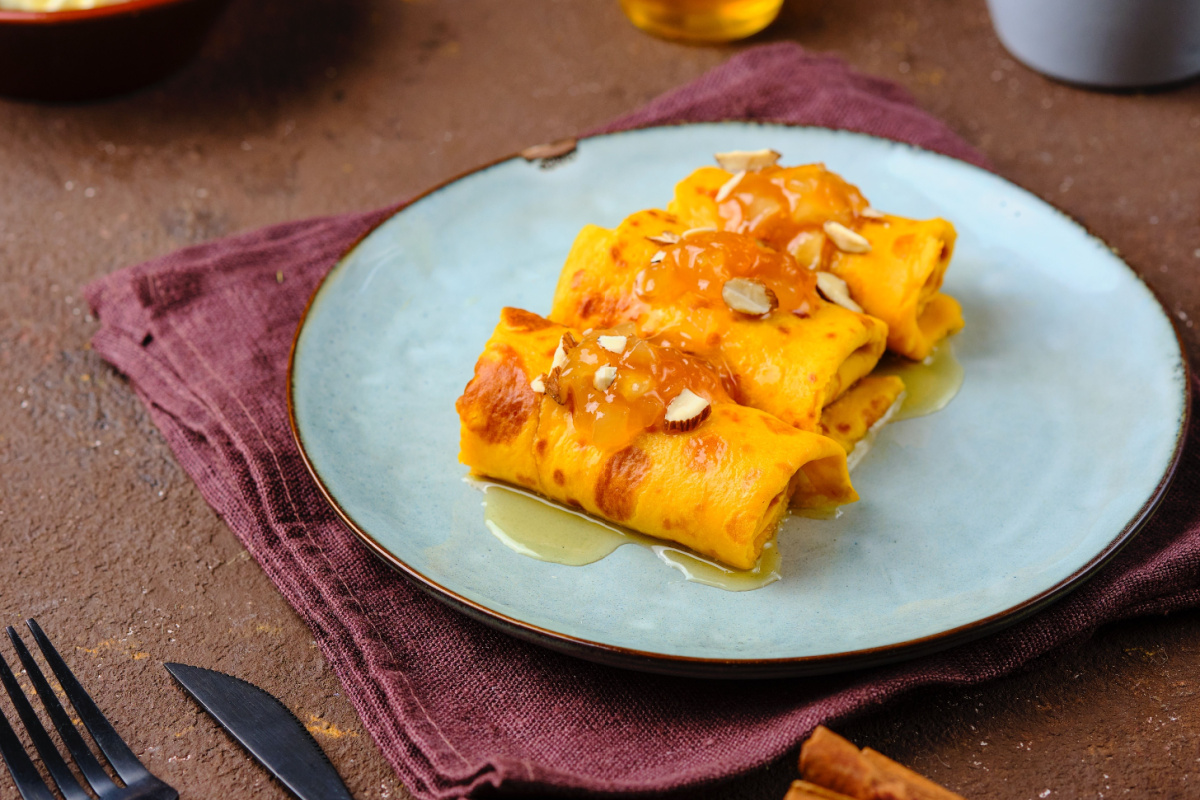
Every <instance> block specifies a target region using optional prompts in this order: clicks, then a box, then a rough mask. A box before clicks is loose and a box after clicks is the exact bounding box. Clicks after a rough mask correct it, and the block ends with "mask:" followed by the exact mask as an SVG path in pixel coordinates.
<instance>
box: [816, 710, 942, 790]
mask: <svg viewBox="0 0 1200 800" xmlns="http://www.w3.org/2000/svg"><path fill="white" fill-rule="evenodd" d="M800 775H801V777H803V778H804V780H805V781H808V782H810V783H813V784H816V785H818V786H823V787H825V788H827V789H831V790H833V791H835V792H840V793H841V794H843V795H848V796H849V797H852V798H854V800H964V798H963V797H962V796H960V795H957V794H955V793H954V792H952V791H950V790H949V789H945V788H943V787H941V786H939V785H937V784H936V783H934V782H933V781H931V780H929V779H928V778H926V777H925V776H923V775H919V774H917V773H916V772H913V771H912V770H911V769H909V768H908V767H905V766H902V765H900V764H897V763H896V762H895V761H892V760H891V759H890V758H888V757H887V756H885V755H883V754H882V753H879V752H877V751H875V750H871V749H870V748H867V749H865V750H859V749H858V748H857V747H855V746H854V745H853V744H851V743H850V742H848V741H847V740H845V739H843V738H842V737H841V736H838V735H837V734H836V733H834V732H833V731H831V730H829V729H828V728H826V727H824V726H820V727H818V728H817V729H816V730H815V731H813V734H812V736H810V737H809V738H808V741H806V742H805V743H804V745H803V746H802V747H801V748H800Z"/></svg>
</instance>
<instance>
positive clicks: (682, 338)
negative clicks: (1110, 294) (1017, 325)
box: [457, 151, 963, 569]
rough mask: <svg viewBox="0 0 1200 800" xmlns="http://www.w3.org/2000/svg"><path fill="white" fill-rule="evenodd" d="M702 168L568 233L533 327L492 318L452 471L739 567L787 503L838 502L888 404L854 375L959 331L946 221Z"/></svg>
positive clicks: (766, 174)
mask: <svg viewBox="0 0 1200 800" xmlns="http://www.w3.org/2000/svg"><path fill="white" fill-rule="evenodd" d="M717 159H718V163H719V164H720V165H721V166H720V168H702V169H699V170H696V171H695V172H693V173H692V174H691V175H689V176H688V177H687V178H686V179H684V180H683V181H682V182H681V183H679V184H678V186H676V189H675V195H674V199H673V200H672V201H671V202H670V204H669V205H668V206H667V208H666V209H665V210H660V209H652V210H646V211H639V212H637V213H635V214H633V215H631V216H629V217H628V218H626V219H625V220H624V221H623V222H622V223H621V224H620V225H619V226H617V228H616V229H613V230H609V229H604V228H600V227H596V226H592V225H589V226H586V227H585V228H584V229H583V230H582V231H581V232H580V233H579V235H578V237H577V238H576V240H575V244H574V246H573V247H572V249H571V252H570V254H569V255H568V257H567V260H566V264H565V266H564V267H563V270H562V273H561V276H560V278H559V282H558V286H557V288H556V290H555V294H554V299H553V303H552V307H551V311H550V314H549V315H548V318H547V319H544V318H542V317H540V316H537V315H535V314H532V313H530V312H526V311H522V310H519V309H505V310H504V311H503V312H502V315H501V320H500V324H499V325H498V326H497V328H496V330H495V332H494V333H493V335H492V338H491V339H490V340H489V341H488V343H487V345H486V347H485V349H484V352H483V354H482V355H481V356H480V358H479V361H478V363H477V364H476V367H475V376H474V378H473V379H472V380H471V382H470V383H469V384H468V385H467V388H466V390H465V392H464V394H463V396H462V397H461V398H460V399H459V400H458V403H457V408H458V411H459V416H460V419H461V421H462V449H461V454H460V459H461V460H462V461H463V463H465V464H467V465H468V466H469V467H470V468H471V470H472V472H473V474H475V475H477V476H481V477H487V478H491V479H496V480H501V481H505V482H508V483H511V484H515V485H517V486H521V487H524V488H527V489H531V490H533V491H536V492H538V493H540V494H542V495H543V496H545V497H548V498H550V499H552V500H555V501H558V502H561V503H564V504H568V505H571V506H575V507H577V508H582V509H584V510H586V511H587V512H589V513H592V514H595V515H597V516H600V517H602V518H604V519H607V520H609V521H611V522H615V523H617V524H620V525H623V526H626V527H628V528H630V529H633V530H636V531H638V532H641V533H646V534H649V535H652V536H657V537H660V538H663V539H668V540H670V541H673V542H677V543H679V544H682V545H685V546H687V547H690V548H691V549H693V550H695V551H696V552H698V553H700V554H703V555H706V556H710V557H712V558H716V559H718V560H719V561H721V562H723V563H725V564H728V565H730V566H732V567H735V568H738V569H749V568H752V567H753V566H754V564H755V562H756V560H757V559H758V557H759V556H760V555H761V552H762V549H763V546H764V544H765V543H766V541H767V540H768V539H769V538H770V536H771V535H772V533H773V531H774V529H775V527H776V526H777V524H778V522H779V520H780V519H781V518H782V516H783V515H784V514H785V513H786V511H787V509H788V507H789V505H790V506H791V507H794V508H804V509H812V510H817V511H829V510H832V509H833V508H836V506H837V505H840V504H844V503H848V502H853V501H854V500H857V499H858V495H857V493H856V492H855V491H854V489H853V487H852V486H851V483H850V477H849V472H848V469H847V455H848V454H851V453H853V452H854V451H855V448H856V446H858V445H859V443H860V442H862V441H863V439H864V438H865V437H866V436H867V435H868V434H869V433H870V432H871V431H872V430H873V429H875V428H877V427H878V426H879V425H880V424H882V423H883V422H884V421H886V419H887V417H888V415H889V413H890V411H891V410H893V409H894V408H895V407H896V406H897V404H898V403H899V402H900V399H901V398H902V395H903V391H904V386H903V383H902V381H901V380H900V379H899V378H897V377H895V376H883V375H874V374H872V371H873V370H874V369H875V367H876V365H877V363H878V362H879V359H880V357H881V356H882V355H883V354H884V352H885V350H891V351H893V352H895V353H897V354H898V355H900V356H903V357H905V358H908V359H913V360H918V361H919V360H922V359H925V358H926V357H928V356H929V354H930V352H931V351H932V349H933V348H934V347H935V346H936V345H937V343H938V342H939V341H940V340H942V339H943V338H945V337H946V336H948V335H950V334H951V333H954V332H955V331H957V330H958V329H960V328H961V327H962V325H963V320H962V315H961V309H960V307H959V305H958V303H957V302H956V301H955V300H954V299H953V298H951V297H949V296H948V295H946V294H944V293H942V292H941V291H940V289H941V285H942V279H943V276H944V274H945V271H946V268H947V266H948V265H949V262H950V258H951V255H952V253H953V249H954V241H955V233H954V227H953V226H952V225H951V224H950V223H949V222H947V221H945V220H942V219H934V220H925V221H918V220H911V219H905V218H903V217H898V216H893V215H890V214H883V213H881V212H878V211H876V210H874V209H873V208H871V206H870V205H869V204H868V203H867V201H866V199H865V198H864V197H863V196H862V194H861V193H860V192H859V191H858V189H856V188H855V187H854V186H852V185H850V184H848V183H846V182H845V181H844V180H842V179H841V178H840V177H838V176H837V175H835V174H833V173H831V172H829V171H828V170H826V169H825V168H824V167H823V166H821V165H807V166H800V167H787V168H785V167H779V166H777V165H776V161H777V159H778V154H776V153H773V152H772V151H758V152H752V153H744V152H735V153H727V154H721V155H718V157H717ZM618 345H619V346H618Z"/></svg>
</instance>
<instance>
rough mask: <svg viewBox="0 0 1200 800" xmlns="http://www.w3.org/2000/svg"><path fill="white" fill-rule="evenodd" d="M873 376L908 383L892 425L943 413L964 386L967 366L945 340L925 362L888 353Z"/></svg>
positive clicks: (905, 385)
mask: <svg viewBox="0 0 1200 800" xmlns="http://www.w3.org/2000/svg"><path fill="white" fill-rule="evenodd" d="M872 374H874V375H897V376H899V378H900V379H901V380H902V381H904V403H903V404H902V405H901V406H900V409H899V410H898V411H897V412H896V413H895V414H894V415H893V416H892V418H891V421H892V422H899V421H900V420H903V419H913V418H914V417H924V416H926V415H928V414H933V413H936V412H938V411H941V410H942V409H943V408H945V407H946V406H948V405H949V404H950V401H951V400H953V399H954V396H955V395H957V394H958V390H959V389H961V388H962V383H963V366H962V364H961V363H960V362H959V360H958V359H957V358H955V356H954V345H953V344H952V342H951V340H950V339H944V340H942V342H941V343H939V344H938V346H937V347H935V348H934V349H933V352H932V353H931V354H930V355H929V357H928V358H926V359H925V360H924V361H910V360H909V359H907V358H904V357H902V356H897V355H894V354H892V353H887V354H886V355H884V357H883V359H882V360H881V361H880V362H879V366H877V367H876V368H875V371H874V372H873V373H872Z"/></svg>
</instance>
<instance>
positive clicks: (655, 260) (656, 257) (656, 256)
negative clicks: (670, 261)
mask: <svg viewBox="0 0 1200 800" xmlns="http://www.w3.org/2000/svg"><path fill="white" fill-rule="evenodd" d="M666 257H667V254H666V253H664V252H663V251H662V250H659V251H658V252H657V253H655V254H654V255H652V256H650V263H651V264H657V263H659V262H661V261H662V260H663V259H664V258H666Z"/></svg>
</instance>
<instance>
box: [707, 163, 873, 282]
mask: <svg viewBox="0 0 1200 800" xmlns="http://www.w3.org/2000/svg"><path fill="white" fill-rule="evenodd" d="M867 207H868V204H867V201H866V198H864V197H863V196H862V194H861V193H860V192H859V191H858V189H857V188H855V187H854V186H852V185H851V184H849V183H847V182H846V181H844V180H842V178H841V177H839V176H838V175H836V174H835V173H832V172H830V171H829V170H827V169H825V167H824V166H823V165H821V164H807V165H804V166H800V167H769V168H767V169H764V170H760V171H757V172H748V173H746V175H745V176H743V177H742V179H741V180H739V181H738V183H737V184H736V185H735V186H734V188H733V190H732V191H731V192H730V193H729V195H728V197H726V198H725V199H724V200H723V201H722V202H720V203H718V205H717V209H718V213H719V214H720V217H721V220H722V227H723V229H724V230H727V231H735V232H737V233H744V234H748V235H750V236H752V237H754V238H756V239H761V240H762V241H763V242H765V243H766V244H768V245H770V246H771V247H773V248H776V249H778V250H782V251H785V252H787V253H789V254H791V255H792V256H793V257H794V258H795V259H796V260H797V261H798V262H799V263H800V264H801V265H802V266H803V267H806V268H808V269H820V268H823V267H824V266H825V265H826V264H827V263H828V260H829V258H830V257H831V256H832V251H831V250H830V246H829V245H827V244H826V242H825V238H826V237H825V234H824V231H823V226H824V224H825V223H826V222H827V221H831V220H832V221H834V222H840V223H842V224H843V225H846V226H847V227H850V228H856V227H857V226H858V224H859V223H860V221H861V218H860V214H861V212H862V211H864V210H865V209H866V208H867Z"/></svg>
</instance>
